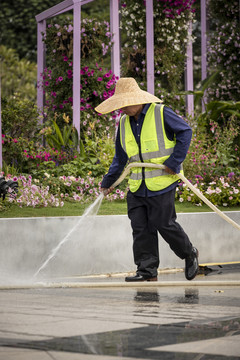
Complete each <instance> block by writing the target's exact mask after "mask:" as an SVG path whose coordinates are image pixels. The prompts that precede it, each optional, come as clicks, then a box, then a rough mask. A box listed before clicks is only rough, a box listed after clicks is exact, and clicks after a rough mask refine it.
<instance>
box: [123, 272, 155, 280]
mask: <svg viewBox="0 0 240 360" xmlns="http://www.w3.org/2000/svg"><path fill="white" fill-rule="evenodd" d="M125 281H127V282H133V281H157V276H155V277H145V276H142V275H140V274H137V275H134V276H127V277H125Z"/></svg>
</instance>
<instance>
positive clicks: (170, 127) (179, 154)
mask: <svg viewBox="0 0 240 360" xmlns="http://www.w3.org/2000/svg"><path fill="white" fill-rule="evenodd" d="M164 123H165V129H166V135H167V137H168V138H169V140H173V139H174V136H175V137H176V145H175V147H174V150H173V153H172V154H171V155H170V157H169V158H168V159H167V160H166V161H165V162H164V165H166V166H167V167H169V168H170V169H171V170H173V171H174V172H175V173H179V172H180V165H181V163H182V162H183V161H184V159H185V157H186V155H187V152H188V149H189V146H190V143H191V138H192V129H191V128H190V126H189V125H188V124H187V123H186V121H184V120H183V119H182V118H181V117H180V116H178V115H177V114H176V113H175V112H174V111H173V110H171V109H170V108H168V107H166V106H165V107H164Z"/></svg>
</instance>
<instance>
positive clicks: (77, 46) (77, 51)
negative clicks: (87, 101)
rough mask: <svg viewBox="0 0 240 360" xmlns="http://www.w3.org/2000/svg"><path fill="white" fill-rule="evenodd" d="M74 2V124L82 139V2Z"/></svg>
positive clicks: (75, 0)
mask: <svg viewBox="0 0 240 360" xmlns="http://www.w3.org/2000/svg"><path fill="white" fill-rule="evenodd" d="M73 2H74V4H73V126H74V127H75V128H76V130H77V132H78V138H79V139H80V100H81V98H80V81H81V79H80V76H81V75H80V66H81V64H80V61H81V60H80V59H81V3H80V2H79V0H74V1H73Z"/></svg>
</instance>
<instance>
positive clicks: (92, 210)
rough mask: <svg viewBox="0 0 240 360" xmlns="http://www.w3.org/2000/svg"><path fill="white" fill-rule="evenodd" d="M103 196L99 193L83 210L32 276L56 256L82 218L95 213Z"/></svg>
mask: <svg viewBox="0 0 240 360" xmlns="http://www.w3.org/2000/svg"><path fill="white" fill-rule="evenodd" d="M103 198H104V195H103V193H101V194H100V195H99V196H98V197H97V199H96V200H95V201H94V203H92V204H91V205H90V206H89V207H88V208H87V209H86V210H85V211H84V213H83V215H82V216H81V218H80V219H79V220H78V222H77V223H76V225H75V226H74V227H73V228H72V229H71V230H70V231H69V232H68V234H67V235H66V236H65V237H64V238H63V239H62V240H61V241H60V243H59V244H58V245H57V246H56V247H55V248H54V249H53V250H52V251H51V253H50V255H49V256H48V258H47V259H46V261H44V263H43V264H42V265H41V266H40V268H39V269H38V270H37V271H36V272H35V274H34V275H33V278H36V277H37V276H38V274H39V273H40V271H42V270H43V269H44V268H45V267H46V266H47V264H48V263H49V261H50V260H51V259H52V258H54V257H55V256H56V254H57V252H58V251H59V249H60V248H61V247H62V245H63V244H65V243H66V242H67V241H68V240H69V239H70V238H71V234H72V233H73V232H74V231H75V230H76V229H77V228H78V227H79V226H80V225H81V224H82V223H83V222H84V220H85V219H86V217H87V216H89V215H92V216H94V215H97V213H98V210H99V208H100V206H101V203H102V200H103Z"/></svg>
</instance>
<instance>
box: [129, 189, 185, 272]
mask: <svg viewBox="0 0 240 360" xmlns="http://www.w3.org/2000/svg"><path fill="white" fill-rule="evenodd" d="M175 191H176V189H173V190H170V191H169V192H166V193H164V194H162V195H158V196H153V197H139V196H135V195H134V194H133V193H131V192H130V191H129V192H128V195H127V204H128V217H129V219H130V220H131V226H132V233H133V255H134V262H135V264H136V265H137V273H138V274H140V275H143V276H149V277H155V276H157V269H158V266H159V249H158V232H159V233H160V235H161V236H162V237H163V239H164V240H165V241H166V242H167V243H168V244H169V246H170V248H171V249H172V250H173V251H174V252H175V254H176V255H177V256H178V257H180V258H181V259H185V258H186V257H187V256H188V255H189V254H190V253H191V249H192V244H191V242H190V240H189V238H188V236H187V234H186V233H185V232H184V230H183V229H182V227H181V226H180V225H179V224H178V223H177V222H176V212H175Z"/></svg>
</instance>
